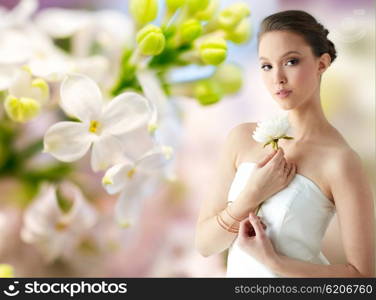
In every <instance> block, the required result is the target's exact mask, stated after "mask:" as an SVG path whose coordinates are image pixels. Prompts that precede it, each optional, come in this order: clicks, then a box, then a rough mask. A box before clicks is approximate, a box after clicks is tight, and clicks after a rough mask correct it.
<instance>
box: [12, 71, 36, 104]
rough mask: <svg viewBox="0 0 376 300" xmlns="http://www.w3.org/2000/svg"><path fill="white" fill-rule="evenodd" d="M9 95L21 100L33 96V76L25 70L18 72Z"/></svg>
mask: <svg viewBox="0 0 376 300" xmlns="http://www.w3.org/2000/svg"><path fill="white" fill-rule="evenodd" d="M9 94H11V95H13V96H15V97H17V98H20V97H25V96H28V97H30V96H31V94H32V93H31V74H30V72H28V71H27V70H25V69H19V70H17V72H16V74H15V76H14V79H13V81H12V83H11V84H10V86H9Z"/></svg>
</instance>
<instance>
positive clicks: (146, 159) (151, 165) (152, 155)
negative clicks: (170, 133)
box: [136, 146, 173, 172]
mask: <svg viewBox="0 0 376 300" xmlns="http://www.w3.org/2000/svg"><path fill="white" fill-rule="evenodd" d="M172 153H173V149H172V148H171V147H168V146H157V147H155V148H154V149H152V150H150V151H148V152H147V153H145V155H144V156H143V157H142V158H141V159H140V160H138V161H137V162H136V167H137V168H140V169H142V170H143V171H145V172H153V171H156V170H159V169H161V168H162V167H164V166H165V165H166V164H167V163H168V162H169V161H170V159H171V157H172Z"/></svg>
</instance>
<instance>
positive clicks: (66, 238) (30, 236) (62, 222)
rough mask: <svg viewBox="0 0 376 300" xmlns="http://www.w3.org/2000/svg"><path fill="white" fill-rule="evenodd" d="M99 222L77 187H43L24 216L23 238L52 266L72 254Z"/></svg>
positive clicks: (69, 184) (65, 183) (64, 184)
mask: <svg viewBox="0 0 376 300" xmlns="http://www.w3.org/2000/svg"><path fill="white" fill-rule="evenodd" d="M97 218H98V215H97V212H96V210H95V209H94V208H93V207H92V206H91V205H90V204H89V203H88V202H87V200H86V199H85V198H84V196H83V194H82V192H81V191H80V189H79V188H78V187H76V186H75V185H74V184H72V183H70V182H63V183H61V184H60V185H59V186H56V185H53V184H44V185H43V186H42V189H41V192H40V194H39V195H38V196H37V198H36V199H35V200H34V202H33V203H32V204H31V205H30V206H29V207H28V208H27V210H26V212H25V215H24V218H23V220H24V224H23V227H22V229H21V238H22V240H23V241H24V242H26V243H30V244H35V245H36V246H37V247H38V248H39V249H40V250H41V251H42V252H43V254H44V255H45V259H46V261H48V262H50V261H51V260H53V259H55V258H57V257H60V256H64V255H66V256H68V255H69V254H71V252H72V251H74V249H75V247H76V246H77V244H78V243H79V242H80V238H81V237H82V235H83V234H85V233H87V232H88V230H90V229H91V228H92V227H93V226H94V225H95V224H96V222H97Z"/></svg>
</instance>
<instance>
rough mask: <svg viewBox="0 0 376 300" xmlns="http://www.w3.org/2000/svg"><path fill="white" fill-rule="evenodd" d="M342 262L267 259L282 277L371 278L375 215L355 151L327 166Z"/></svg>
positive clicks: (372, 273) (366, 181)
mask: <svg viewBox="0 0 376 300" xmlns="http://www.w3.org/2000/svg"><path fill="white" fill-rule="evenodd" d="M330 173H331V189H332V194H333V196H334V199H335V203H336V209H337V214H338V218H339V223H340V228H341V236H342V241H343V246H344V250H345V254H346V259H347V263H346V264H335V265H319V264H313V263H307V262H303V261H299V260H295V259H291V258H289V257H286V256H284V255H279V254H277V255H276V256H274V257H273V258H272V259H271V260H270V261H269V266H270V268H271V269H272V270H274V272H276V273H277V274H280V275H282V276H286V277H374V276H375V241H374V239H375V222H374V220H375V216H374V200H373V195H372V191H371V186H370V183H369V182H368V179H367V175H366V174H365V172H364V170H363V167H362V162H361V159H360V157H359V156H358V154H356V153H355V152H352V151H351V152H346V153H343V154H341V159H340V161H339V162H338V160H336V161H333V163H332V165H331V166H330Z"/></svg>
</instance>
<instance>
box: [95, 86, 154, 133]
mask: <svg viewBox="0 0 376 300" xmlns="http://www.w3.org/2000/svg"><path fill="white" fill-rule="evenodd" d="M149 119H150V107H149V105H148V102H147V100H146V98H145V97H142V96H141V95H139V94H137V93H134V92H125V93H123V94H120V95H119V96H117V97H115V98H114V99H113V100H111V101H110V102H109V103H108V104H107V106H106V107H105V109H104V112H103V119H102V122H103V127H104V130H106V131H107V132H108V133H110V134H114V135H117V134H122V133H125V132H127V131H130V130H133V129H136V128H138V127H140V126H141V125H143V124H145V123H146V122H147V121H148V120H149Z"/></svg>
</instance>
